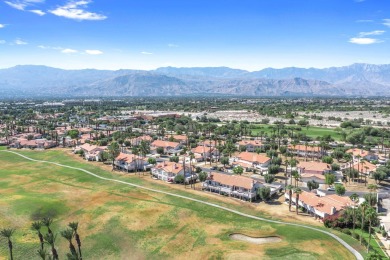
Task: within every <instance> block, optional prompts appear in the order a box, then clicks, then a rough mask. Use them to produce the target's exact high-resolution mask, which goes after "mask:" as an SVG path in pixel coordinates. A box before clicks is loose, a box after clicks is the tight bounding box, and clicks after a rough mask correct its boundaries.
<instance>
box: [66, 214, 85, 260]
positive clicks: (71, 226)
mask: <svg viewBox="0 0 390 260" xmlns="http://www.w3.org/2000/svg"><path fill="white" fill-rule="evenodd" d="M68 227H70V228H71V229H72V230H73V232H74V236H75V239H76V243H77V247H78V249H79V255H80V260H82V259H83V255H82V254H81V240H80V236H79V233H78V232H77V229H78V227H79V223H78V222H70V223H69V224H68Z"/></svg>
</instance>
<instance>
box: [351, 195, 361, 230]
mask: <svg viewBox="0 0 390 260" xmlns="http://www.w3.org/2000/svg"><path fill="white" fill-rule="evenodd" d="M349 198H350V199H351V200H352V202H353V207H352V230H353V232H355V225H356V202H357V201H359V195H357V194H356V193H354V194H352V195H351V196H349Z"/></svg>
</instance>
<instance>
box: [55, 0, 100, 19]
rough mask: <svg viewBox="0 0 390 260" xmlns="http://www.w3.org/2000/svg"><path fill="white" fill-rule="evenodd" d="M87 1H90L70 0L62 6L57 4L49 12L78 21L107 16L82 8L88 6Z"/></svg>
mask: <svg viewBox="0 0 390 260" xmlns="http://www.w3.org/2000/svg"><path fill="white" fill-rule="evenodd" d="M89 3H91V1H90V0H81V1H70V2H68V3H66V4H65V5H63V6H59V7H57V8H56V9H54V10H50V11H49V12H50V13H52V14H54V15H57V16H61V17H65V18H69V19H74V20H78V21H82V20H104V19H106V18H107V16H105V15H102V14H97V13H92V12H88V11H86V10H84V9H83V8H86V7H88V4H89Z"/></svg>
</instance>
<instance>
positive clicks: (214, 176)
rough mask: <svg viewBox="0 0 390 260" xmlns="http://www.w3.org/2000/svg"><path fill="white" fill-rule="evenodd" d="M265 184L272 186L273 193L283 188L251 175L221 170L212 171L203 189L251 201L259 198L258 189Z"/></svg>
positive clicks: (203, 184)
mask: <svg viewBox="0 0 390 260" xmlns="http://www.w3.org/2000/svg"><path fill="white" fill-rule="evenodd" d="M263 186H269V187H270V189H271V195H273V194H275V193H276V192H278V190H279V189H280V188H281V186H275V185H271V184H263V183H260V182H259V181H257V180H254V179H252V178H249V177H245V176H240V175H230V174H225V173H219V172H211V173H210V174H209V178H208V179H207V180H206V181H205V182H203V183H202V189H203V190H206V191H210V192H216V193H218V194H222V195H228V196H231V197H236V198H240V199H243V200H249V201H253V200H256V199H257V197H258V195H257V190H258V189H259V188H260V187H263Z"/></svg>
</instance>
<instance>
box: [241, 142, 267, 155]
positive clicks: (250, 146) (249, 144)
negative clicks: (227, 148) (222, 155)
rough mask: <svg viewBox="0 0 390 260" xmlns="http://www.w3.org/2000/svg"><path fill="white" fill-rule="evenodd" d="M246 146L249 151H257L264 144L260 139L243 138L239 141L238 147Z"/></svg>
mask: <svg viewBox="0 0 390 260" xmlns="http://www.w3.org/2000/svg"><path fill="white" fill-rule="evenodd" d="M241 147H245V149H246V151H247V152H255V151H256V150H257V149H261V148H262V147H263V144H262V142H261V141H259V140H242V141H239V142H238V148H239V149H240V150H241Z"/></svg>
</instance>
